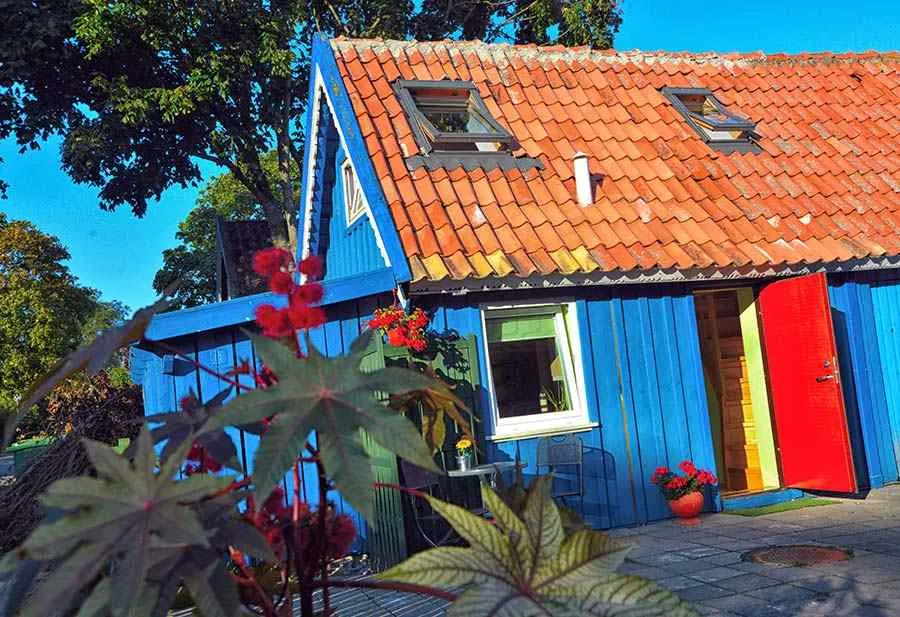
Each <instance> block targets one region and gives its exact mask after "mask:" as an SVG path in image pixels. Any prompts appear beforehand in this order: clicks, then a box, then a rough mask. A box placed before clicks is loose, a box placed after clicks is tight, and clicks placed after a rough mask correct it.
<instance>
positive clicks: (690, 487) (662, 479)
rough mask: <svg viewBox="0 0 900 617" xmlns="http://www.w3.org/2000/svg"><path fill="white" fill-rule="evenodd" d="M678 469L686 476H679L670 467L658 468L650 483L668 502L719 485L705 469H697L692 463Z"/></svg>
mask: <svg viewBox="0 0 900 617" xmlns="http://www.w3.org/2000/svg"><path fill="white" fill-rule="evenodd" d="M678 469H680V470H681V472H682V473H683V474H684V475H679V474H677V473H676V472H674V471H672V470H671V469H669V468H668V467H657V468H656V471H654V472H653V475H651V476H650V482H651V483H652V484H655V485H656V486H657V487H659V490H660V491H662V494H663V496H664V497H665V498H666V500H668V501H672V500H674V499H679V498H681V497H684V496H685V495H687V494H688V493H693V492H696V491H702V490H703V487H705V486H714V485H716V484H718V483H719V480H718V478H716V476H715V475H713V474H712V473H711V472H709V471H707V470H705V469H697V466H696V465H694V463H692V462H691V461H682V462H681V463H679V465H678Z"/></svg>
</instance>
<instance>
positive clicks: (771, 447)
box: [737, 287, 780, 488]
mask: <svg viewBox="0 0 900 617" xmlns="http://www.w3.org/2000/svg"><path fill="white" fill-rule="evenodd" d="M737 296H738V305H739V306H740V310H741V338H743V340H744V356H745V357H746V359H747V376H748V378H749V379H750V401H751V402H752V403H753V420H754V423H755V424H756V437H757V441H758V442H759V462H760V468H761V470H762V479H763V486H765V487H766V488H775V487H778V486H780V482H779V479H778V462H777V458H776V456H775V439H774V436H773V433H772V414H771V412H770V411H769V392H768V389H767V388H766V367H765V363H764V361H763V355H762V342H761V341H760V334H759V322H758V321H757V318H756V302H755V300H754V297H753V290H752V289H749V288H746V287H745V288H741V289H738V290H737Z"/></svg>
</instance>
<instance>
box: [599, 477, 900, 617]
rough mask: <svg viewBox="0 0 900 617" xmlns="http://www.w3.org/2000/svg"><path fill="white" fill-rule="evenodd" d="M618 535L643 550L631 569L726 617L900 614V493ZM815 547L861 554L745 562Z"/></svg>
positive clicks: (895, 489)
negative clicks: (791, 563)
mask: <svg viewBox="0 0 900 617" xmlns="http://www.w3.org/2000/svg"><path fill="white" fill-rule="evenodd" d="M612 534H613V535H614V536H616V537H618V538H620V539H622V540H631V541H634V543H635V544H636V546H635V548H634V549H633V550H632V552H631V553H630V555H629V559H628V561H627V562H626V563H625V564H624V565H623V567H622V569H621V571H623V572H627V573H630V574H637V575H640V576H644V577H647V578H650V579H653V580H655V581H658V582H659V583H660V584H662V585H664V586H666V587H668V588H669V589H671V590H673V591H675V592H676V593H678V594H679V595H680V596H681V597H683V598H684V599H685V600H688V601H690V602H691V603H693V604H694V606H696V607H697V608H698V609H699V611H700V612H701V614H703V615H715V616H719V617H736V616H740V617H775V616H785V615H792V616H793V615H796V616H799V617H817V616H825V615H828V616H836V617H840V616H844V615H848V616H849V615H853V616H859V617H891V616H900V486H891V487H887V488H884V489H880V490H877V491H873V492H872V493H870V494H869V496H868V498H867V499H865V500H850V499H847V500H841V503H839V504H834V505H828V506H821V507H816V508H805V509H801V510H793V511H789V512H782V513H779V514H770V515H766V516H759V517H755V518H749V517H743V516H735V515H729V514H712V515H707V516H704V517H703V518H702V524H700V525H698V526H696V527H684V526H681V525H678V524H677V523H675V522H674V521H665V522H661V523H654V524H651V525H646V526H643V527H637V528H633V529H619V530H615V531H613V532H612ZM786 544H815V545H826V546H835V547H839V548H845V549H851V550H852V551H853V554H854V557H853V558H852V559H850V560H849V561H845V562H839V563H832V564H828V565H822V566H813V567H784V566H771V565H764V564H757V563H750V562H746V561H742V559H741V557H742V555H743V554H744V553H745V552H746V551H749V550H751V549H754V548H758V547H766V546H775V545H786Z"/></svg>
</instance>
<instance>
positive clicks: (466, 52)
mask: <svg viewBox="0 0 900 617" xmlns="http://www.w3.org/2000/svg"><path fill="white" fill-rule="evenodd" d="M898 92H900V61H898V59H897V57H896V56H882V55H878V54H858V55H854V54H845V55H833V54H812V55H801V56H785V55H778V56H765V55H762V54H748V55H727V56H719V55H716V54H670V53H642V52H626V53H622V52H613V51H607V52H597V51H590V50H586V49H580V48H579V49H565V48H540V47H533V46H526V47H515V46H504V45H487V44H482V43H454V42H438V43H420V42H392V41H380V40H344V39H334V40H328V39H325V38H317V39H316V40H315V41H314V44H313V53H312V73H311V79H310V91H309V102H308V107H307V110H308V112H307V117H306V123H305V127H306V142H305V144H304V149H305V150H304V151H305V156H306V163H305V166H304V169H303V171H302V173H303V177H302V190H301V202H300V204H299V210H300V213H301V216H300V217H299V218H300V222H299V229H298V237H299V244H300V247H299V249H298V253H299V255H298V256H299V257H305V256H307V255H313V254H315V255H319V256H321V257H322V258H323V259H324V262H325V268H324V277H323V285H324V288H325V298H324V301H323V305H324V307H325V309H326V312H327V315H328V323H327V324H326V325H325V326H324V327H322V328H320V329H318V330H316V331H314V332H313V333H312V340H313V342H314V344H316V345H317V346H318V347H319V348H320V349H321V350H322V351H323V352H324V353H326V354H341V353H344V352H345V351H347V349H348V348H349V345H350V343H351V342H352V341H353V340H354V338H355V337H356V336H357V335H358V334H359V332H360V331H361V330H362V329H364V328H365V327H366V324H367V321H368V320H369V318H370V316H371V315H372V312H373V310H374V309H375V308H377V307H381V306H386V305H389V304H391V303H392V302H393V301H394V298H399V299H400V300H401V301H402V302H403V303H404V304H407V305H411V306H417V307H422V308H424V309H425V310H426V311H428V312H429V314H430V315H431V317H432V329H433V330H434V331H435V332H436V333H437V334H441V335H447V336H451V337H453V339H454V340H455V341H457V342H456V343H455V345H456V347H457V349H459V350H461V351H462V354H461V355H462V356H463V359H464V363H463V364H464V366H463V367H462V368H458V369H455V370H456V372H455V373H454V375H455V378H457V379H458V380H459V381H466V382H467V383H468V385H469V387H470V388H469V392H470V396H469V402H470V404H471V405H472V408H473V410H474V413H475V415H476V416H477V418H478V420H479V421H478V422H477V423H476V428H477V435H478V438H479V446H480V452H481V457H482V459H484V460H486V461H498V460H514V459H518V460H521V461H523V462H525V463H526V464H527V467H526V469H525V472H526V474H536V473H539V470H538V469H536V465H537V462H538V452H537V449H538V444H539V443H541V439H544V438H547V437H550V438H553V437H559V436H564V435H566V436H568V435H574V436H576V438H577V439H578V440H579V443H580V444H581V451H582V454H583V460H582V470H583V486H582V487H581V489H580V492H581V493H582V495H581V496H580V498H579V499H578V501H577V504H578V508H579V509H580V510H581V511H582V514H583V515H584V516H585V518H586V519H587V520H588V521H589V522H590V523H591V524H593V525H595V526H597V527H603V528H607V527H617V526H625V525H634V524H640V523H644V522H647V521H652V520H657V519H662V518H666V517H667V516H669V510H668V508H667V505H666V504H665V502H664V501H663V499H662V498H661V496H660V495H659V493H658V491H657V490H656V488H655V487H654V486H652V485H651V484H650V482H649V476H650V475H651V473H652V472H653V470H654V469H655V468H656V467H657V466H659V465H669V466H675V465H677V464H678V463H679V462H680V461H682V460H685V459H691V460H693V462H694V463H696V464H697V465H698V466H700V467H705V468H709V469H711V470H714V471H715V473H717V475H718V476H719V478H720V480H721V483H720V494H721V497H722V498H723V499H721V500H720V499H717V500H716V502H715V504H712V506H711V507H717V508H718V507H722V505H723V502H724V507H729V506H730V505H732V504H747V503H764V502H766V501H772V500H779V499H786V498H791V497H793V496H796V495H798V494H800V491H814V492H816V491H818V492H828V493H838V494H858V495H864V494H865V493H866V492H867V491H869V490H871V489H877V488H878V487H881V486H883V485H884V484H885V483H889V482H894V481H897V480H898V475H900V474H898V462H900V309H898V308H897V307H900V233H898V231H900V95H898ZM220 270H222V271H223V272H224V271H226V270H227V268H225V267H223V268H221V269H220ZM226 287H227V286H226ZM235 295H237V294H233V295H231V296H229V295H228V294H227V293H225V294H223V298H225V299H223V301H221V302H218V303H215V304H210V305H207V306H201V307H198V308H192V309H188V310H183V311H178V312H173V313H168V314H164V315H159V316H158V317H156V318H155V319H154V320H153V323H152V324H151V326H150V328H149V330H148V332H147V335H146V339H147V340H146V341H144V342H143V343H142V344H141V345H140V346H139V348H136V349H135V351H134V375H135V378H136V380H137V381H138V382H140V383H141V384H142V385H143V387H144V396H145V404H146V409H147V412H148V413H157V412H161V411H166V410H172V409H174V408H175V405H176V402H177V401H178V399H179V398H180V397H181V396H182V395H184V394H186V393H188V392H189V391H190V390H194V391H195V392H197V393H199V395H200V396H201V397H202V398H203V399H208V398H210V397H212V396H214V395H215V394H216V393H218V392H219V391H220V390H221V389H222V387H223V384H221V383H218V382H217V380H216V379H215V378H212V377H210V376H208V375H206V374H204V373H202V372H198V371H196V370H194V368H193V366H192V365H191V364H190V363H187V362H183V361H179V359H178V357H177V356H175V355H173V354H172V353H171V349H172V348H174V349H177V350H179V351H180V352H181V353H182V354H184V355H185V356H187V357H190V358H196V359H198V360H200V361H201V362H203V363H205V364H208V365H211V366H213V367H216V368H218V369H219V370H220V371H226V370H228V369H230V368H231V367H233V366H235V365H236V364H238V363H239V362H240V361H241V360H242V359H248V360H250V361H251V362H255V358H254V355H253V349H252V346H251V345H250V342H249V341H248V339H247V336H246V334H245V331H246V329H248V328H250V329H252V328H253V322H252V318H253V317H252V316H253V310H254V308H255V307H256V306H258V305H260V304H262V303H269V302H273V296H272V295H271V294H268V293H255V294H250V295H243V296H240V295H237V297H234V296H235ZM159 342H163V343H164V345H165V347H166V349H168V350H169V351H167V350H166V349H163V348H162V347H161V346H160V345H159ZM382 356H388V360H390V353H387V352H386V353H385V354H383V355H382ZM374 361H375V362H383V361H384V359H383V357H382V358H379V359H376V360H374ZM234 437H235V439H236V440H237V441H239V443H240V444H241V451H242V452H243V454H244V456H245V457H246V459H247V460H248V461H249V460H251V459H252V453H253V451H254V444H253V442H252V438H251V436H249V435H241V434H235V436H234ZM373 456H374V458H375V463H374V464H375V465H376V467H377V468H378V469H379V473H381V474H384V477H388V478H389V477H395V476H396V474H397V464H396V461H395V460H394V459H393V458H392V457H390V456H384V453H383V452H380V453H379V452H378V451H377V446H376V445H374V444H373ZM303 490H304V491H310V490H312V491H314V490H315V478H314V476H313V474H311V473H310V474H305V477H304V487H303ZM313 494H314V493H313ZM337 499H338V502H339V505H340V507H341V508H348V506H346V505H345V504H343V503H340V499H339V497H337ZM386 499H389V498H386ZM397 499H399V498H397ZM388 505H391V504H387V505H385V504H382V505H381V506H379V507H387V506H388ZM392 507H395V508H396V507H397V504H396V503H394V504H393V505H392ZM360 527H361V538H360V548H361V549H362V548H366V549H368V550H372V551H373V552H376V553H379V554H381V555H382V559H383V560H384V561H387V562H389V561H392V560H395V559H397V558H399V556H400V555H401V554H402V552H403V550H404V549H403V546H402V541H398V540H397V538H393V539H385V538H384V537H383V536H379V534H378V533H374V532H372V531H371V530H370V529H368V528H367V527H366V526H365V525H364V524H362V522H360ZM398 542H399V544H398ZM391 551H393V552H391Z"/></svg>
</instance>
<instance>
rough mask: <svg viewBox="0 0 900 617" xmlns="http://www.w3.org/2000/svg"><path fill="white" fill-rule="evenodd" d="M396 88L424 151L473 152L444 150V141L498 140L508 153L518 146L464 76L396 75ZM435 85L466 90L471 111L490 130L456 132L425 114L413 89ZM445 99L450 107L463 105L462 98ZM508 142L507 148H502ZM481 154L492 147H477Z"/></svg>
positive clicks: (500, 148)
mask: <svg viewBox="0 0 900 617" xmlns="http://www.w3.org/2000/svg"><path fill="white" fill-rule="evenodd" d="M393 88H394V92H395V93H396V94H397V98H398V100H399V101H400V106H401V107H402V108H403V111H404V112H406V117H407V118H408V119H409V121H410V126H411V128H412V131H413V136H414V137H415V139H416V143H417V144H418V145H419V149H420V150H421V151H422V154H425V155H428V154H431V153H440V154H455V155H465V154H471V153H472V152H471V151H459V150H442V149H441V148H440V145H441V144H473V145H475V146H476V148H477V144H481V143H490V144H497V145H498V150H497V151H496V152H499V153H501V154H504V155H507V156H508V155H509V150H512V149H514V148H515V147H516V145H517V144H516V139H515V138H514V137H513V136H512V134H511V133H510V132H509V131H507V130H506V129H505V128H503V126H501V125H500V123H499V122H497V120H496V119H495V118H494V117H493V115H492V114H491V112H490V111H488V108H487V106H486V105H485V104H484V100H483V99H482V98H481V94H480V93H479V92H478V88H477V87H476V86H475V84H474V83H472V82H471V81H462V80H450V79H441V80H421V79H397V80H395V81H394V83H393ZM423 89H433V90H462V91H465V92H466V93H467V97H466V99H465V101H466V102H465V106H466V108H467V110H468V112H469V113H470V114H474V115H475V116H476V117H477V118H478V120H479V121H480V122H481V123H482V124H485V125H487V126H488V127H489V128H490V131H486V132H479V133H468V132H467V133H457V132H449V131H441V130H438V128H437V127H436V126H434V124H433V123H432V122H431V121H430V120H429V119H428V118H427V117H426V116H425V114H424V113H423V112H422V110H421V109H419V105H418V104H417V103H416V100H415V98H414V97H413V91H415V90H423ZM444 102H445V103H446V104H447V108H448V110H455V109H459V108H460V107H461V106H462V105H461V104H460V101H459V100H457V99H455V98H451V97H446V99H445V100H444ZM440 103H441V97H435V103H434V104H435V105H440ZM503 146H505V148H502V147H503ZM478 153H479V154H482V155H484V154H491V153H492V152H491V151H478Z"/></svg>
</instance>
